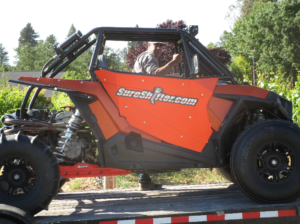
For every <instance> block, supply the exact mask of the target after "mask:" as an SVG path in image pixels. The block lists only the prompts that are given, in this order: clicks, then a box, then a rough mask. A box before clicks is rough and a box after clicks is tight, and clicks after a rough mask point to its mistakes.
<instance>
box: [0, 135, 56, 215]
mask: <svg viewBox="0 0 300 224" xmlns="http://www.w3.org/2000/svg"><path fill="white" fill-rule="evenodd" d="M59 178H60V172H59V166H58V164H57V162H56V158H55V157H54V156H53V154H52V152H51V151H50V150H49V147H47V146H46V145H44V144H43V143H42V142H41V141H39V140H37V139H36V138H31V137H28V136H26V135H21V134H17V135H8V136H5V135H1V136H0V203H3V204H8V205H12V206H15V207H18V208H20V209H23V210H26V211H28V212H29V213H30V214H31V215H34V214H36V213H38V212H40V211H41V210H42V209H45V208H47V206H48V205H49V203H50V202H51V200H52V198H53V197H54V196H55V195H56V194H57V190H58V184H59Z"/></svg>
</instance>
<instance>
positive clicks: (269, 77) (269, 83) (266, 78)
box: [257, 70, 300, 125]
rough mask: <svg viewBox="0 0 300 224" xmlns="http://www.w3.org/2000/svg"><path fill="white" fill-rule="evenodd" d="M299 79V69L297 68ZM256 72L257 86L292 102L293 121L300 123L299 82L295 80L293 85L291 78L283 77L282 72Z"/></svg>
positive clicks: (299, 78) (299, 77)
mask: <svg viewBox="0 0 300 224" xmlns="http://www.w3.org/2000/svg"><path fill="white" fill-rule="evenodd" d="M297 72H298V77H297V79H298V80H300V71H299V70H297ZM257 73H258V86H259V87H261V88H264V89H267V90H271V91H273V92H275V93H277V94H279V95H282V96H284V97H286V98H287V99H288V100H290V101H292V103H293V116H292V119H293V121H294V123H296V124H298V125H300V82H299V81H298V82H296V84H295V86H294V87H293V86H292V84H291V78H288V79H286V78H284V76H285V75H284V74H282V72H278V73H274V72H270V73H260V72H259V71H258V72H257Z"/></svg>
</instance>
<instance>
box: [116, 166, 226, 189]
mask: <svg viewBox="0 0 300 224" xmlns="http://www.w3.org/2000/svg"><path fill="white" fill-rule="evenodd" d="M150 177H151V179H152V181H153V182H154V183H159V184H163V185H172V184H199V183H216V182H226V180H225V179H224V178H223V177H221V176H220V175H219V174H218V173H217V171H216V170H215V169H213V170H211V169H208V168H204V169H182V170H181V171H179V172H168V173H157V174H150ZM138 179H139V176H138V174H129V175H126V176H117V178H116V187H117V188H129V187H138Z"/></svg>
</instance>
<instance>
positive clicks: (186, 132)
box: [0, 26, 300, 214]
mask: <svg viewBox="0 0 300 224" xmlns="http://www.w3.org/2000/svg"><path fill="white" fill-rule="evenodd" d="M197 29H198V28H197V27H196V26H190V27H188V29H187V30H185V31H184V30H178V29H150V28H147V29H146V28H111V27H107V28H106V27H100V28H95V29H93V30H91V31H90V32H89V33H87V34H86V35H82V34H81V33H80V32H77V33H75V34H74V35H73V36H71V37H70V38H69V39H68V40H66V41H65V42H64V43H62V44H61V45H59V46H55V51H56V53H57V55H55V56H54V57H53V58H51V59H50V60H49V61H48V62H47V63H46V65H45V66H44V68H43V69H42V72H41V76H40V78H36V77H21V78H19V79H18V80H10V81H11V82H15V83H18V84H22V85H28V86H29V88H28V91H27V93H26V95H25V97H24V100H23V103H22V106H21V108H20V109H19V110H17V111H16V112H15V113H13V114H7V115H4V116H3V117H2V118H1V122H2V123H3V125H4V127H3V128H2V129H1V137H0V166H1V173H0V203H5V204H9V205H13V206H17V207H19V208H22V209H25V210H27V211H29V212H30V213H31V214H35V213H37V212H39V211H41V210H42V209H44V208H46V207H47V206H48V204H49V203H50V202H51V200H52V198H53V197H54V196H55V195H56V194H57V191H58V187H59V185H61V184H63V178H69V177H87V176H102V175H124V174H128V173H147V174H151V173H158V172H170V171H179V170H180V169H183V168H196V169H199V168H217V169H218V171H219V172H220V174H221V175H223V176H224V177H225V178H227V179H228V180H230V181H232V182H234V183H236V184H237V185H238V186H239V187H240V188H241V190H242V191H243V192H244V193H245V194H246V195H247V196H248V197H250V198H251V199H253V200H255V201H257V202H260V203H282V202H288V201H292V200H295V199H297V198H298V196H299V193H300V191H299V189H300V175H299V174H300V170H299V169H300V166H299V164H298V163H299V161H300V150H298V147H299V145H300V138H299V136H300V131H299V130H300V129H299V128H298V127H297V126H295V125H294V124H293V122H292V120H291V117H292V104H291V102H289V101H288V100H287V99H285V98H284V97H281V96H279V95H277V94H275V93H273V92H271V91H267V90H264V89H261V88H258V87H255V86H250V85H241V84H239V83H238V82H237V80H236V78H235V77H234V76H233V75H232V74H231V72H230V71H229V70H228V69H227V67H226V66H224V65H223V64H222V63H221V62H220V61H219V60H218V59H217V58H216V57H215V56H213V55H212V54H211V53H210V52H209V51H208V50H207V49H206V48H205V47H204V46H203V45H202V44H201V43H200V42H199V41H198V40H197V39H196V38H195V37H194V36H195V34H196V33H197ZM94 35H95V39H92V38H91V37H92V36H94ZM108 41H144V42H147V41H161V42H168V43H173V44H174V47H175V51H176V52H179V51H182V52H183V53H184V56H185V60H184V63H182V64H181V65H180V66H179V71H180V72H179V74H177V75H176V76H175V75H172V74H171V75H170V76H153V75H147V74H134V73H132V72H122V71H115V70H112V69H110V66H109V64H108V62H107V60H106V57H105V55H104V54H103V52H104V48H105V45H106V43H107V42H108ZM91 47H92V49H93V55H92V58H91V62H90V65H89V68H88V69H89V73H90V79H88V80H67V79H56V78H55V76H56V75H57V74H58V73H59V72H60V71H62V70H63V69H64V68H66V66H68V65H69V64H70V63H72V61H74V60H76V58H77V57H78V56H80V55H81V54H82V53H83V52H85V51H86V50H88V49H90V48H91ZM34 89H35V92H34V94H33V97H32V98H31V100H30V103H29V106H28V108H26V104H27V103H28V101H29V98H30V94H31V92H32V91H33V90H34ZM42 89H49V90H55V91H61V92H65V93H67V94H68V96H69V97H70V98H71V100H72V101H73V102H74V105H75V107H72V108H70V109H71V110H70V111H66V110H62V111H56V112H53V111H48V110H46V109H34V104H35V100H36V98H37V95H38V94H39V92H40V91H41V90H42ZM61 106H66V105H61ZM297 161H298V162H297Z"/></svg>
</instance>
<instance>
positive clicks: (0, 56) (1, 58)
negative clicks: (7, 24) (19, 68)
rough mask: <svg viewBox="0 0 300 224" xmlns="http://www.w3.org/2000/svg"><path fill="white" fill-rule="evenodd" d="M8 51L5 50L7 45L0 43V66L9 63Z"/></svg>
mask: <svg viewBox="0 0 300 224" xmlns="http://www.w3.org/2000/svg"><path fill="white" fill-rule="evenodd" d="M7 55H8V53H7V51H5V47H4V46H3V45H2V43H0V67H1V66H2V65H3V66H4V65H7V63H8V60H9V58H8V56H7Z"/></svg>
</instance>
